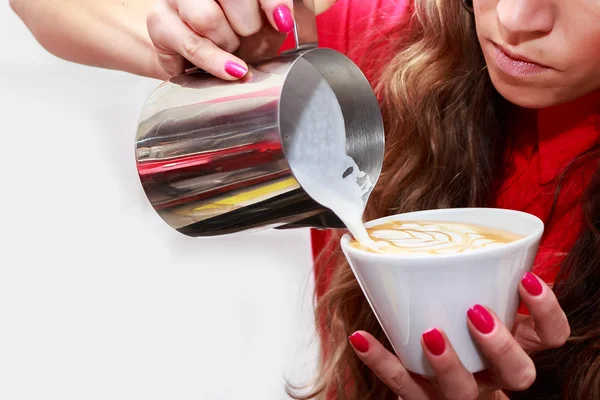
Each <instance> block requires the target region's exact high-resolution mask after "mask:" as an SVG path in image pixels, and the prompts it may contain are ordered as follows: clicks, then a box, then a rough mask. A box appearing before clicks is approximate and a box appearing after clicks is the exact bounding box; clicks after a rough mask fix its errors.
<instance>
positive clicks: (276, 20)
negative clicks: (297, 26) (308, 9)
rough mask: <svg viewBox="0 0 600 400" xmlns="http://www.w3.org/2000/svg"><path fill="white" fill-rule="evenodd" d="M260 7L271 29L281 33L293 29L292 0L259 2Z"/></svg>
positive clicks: (265, 0)
mask: <svg viewBox="0 0 600 400" xmlns="http://www.w3.org/2000/svg"><path fill="white" fill-rule="evenodd" d="M260 5H261V7H262V9H263V11H264V13H265V14H266V16H267V19H268V20H269V22H270V23H271V25H272V26H273V28H275V29H277V30H278V31H279V32H282V33H289V32H291V31H292V30H293V29H294V12H293V11H294V9H293V3H292V0H260Z"/></svg>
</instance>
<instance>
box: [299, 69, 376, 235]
mask: <svg viewBox="0 0 600 400" xmlns="http://www.w3.org/2000/svg"><path fill="white" fill-rule="evenodd" d="M295 129H296V132H295V134H294V135H291V137H292V139H291V141H290V142H289V145H288V146H289V147H288V150H287V157H288V163H289V165H290V167H291V169H292V171H294V175H295V177H296V179H297V180H298V182H299V183H300V185H301V186H302V187H303V188H304V190H306V192H307V193H309V194H310V196H311V197H312V198H313V199H314V200H315V201H317V202H318V203H320V204H321V205H323V206H325V207H327V208H329V209H330V210H332V211H333V212H334V213H335V214H336V215H337V216H338V218H339V219H340V220H341V221H342V222H343V223H344V224H345V225H346V227H347V228H348V230H349V231H350V233H351V234H352V236H354V238H355V239H356V240H357V241H359V242H360V243H361V244H370V243H372V242H373V241H372V240H371V239H370V238H369V234H368V233H367V230H366V229H365V226H364V224H363V221H362V216H363V212H364V208H365V205H366V202H367V199H368V196H369V194H370V193H371V190H372V189H373V187H374V184H373V182H371V179H370V178H369V176H368V175H367V174H366V173H364V172H363V171H361V170H360V169H359V167H358V165H357V164H356V162H355V161H354V160H353V159H352V158H351V157H350V156H348V155H347V154H346V130H345V124H344V116H343V114H342V110H341V108H340V106H339V103H338V100H337V97H336V95H335V93H334V92H333V90H332V89H331V87H330V86H329V84H328V83H327V81H325V80H322V81H321V82H320V83H319V84H318V85H317V86H316V87H315V88H314V91H313V95H312V96H311V97H310V98H309V100H308V101H307V102H306V103H305V104H304V107H303V110H302V113H301V114H300V115H299V118H298V121H296V125H295Z"/></svg>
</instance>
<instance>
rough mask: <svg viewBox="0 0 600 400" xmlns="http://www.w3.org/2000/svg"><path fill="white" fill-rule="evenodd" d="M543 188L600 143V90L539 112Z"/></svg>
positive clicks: (538, 129) (541, 180) (538, 127)
mask: <svg viewBox="0 0 600 400" xmlns="http://www.w3.org/2000/svg"><path fill="white" fill-rule="evenodd" d="M537 133H538V135H537V136H538V143H537V145H538V151H539V162H540V184H541V185H546V184H548V183H550V182H552V181H554V180H555V178H557V177H558V176H559V175H560V173H561V172H562V171H563V169H564V168H565V167H566V166H567V165H568V164H569V163H570V162H571V161H572V160H573V159H574V158H576V157H577V156H579V155H580V154H582V153H584V152H585V151H587V150H589V149H590V148H591V147H593V146H594V145H595V144H598V143H600V90H598V91H595V92H592V93H590V94H588V95H586V96H583V97H581V98H579V99H577V100H575V101H572V102H570V103H566V104H563V105H559V106H555V107H550V108H546V109H542V110H538V112H537Z"/></svg>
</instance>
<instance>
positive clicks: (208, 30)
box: [176, 0, 240, 53]
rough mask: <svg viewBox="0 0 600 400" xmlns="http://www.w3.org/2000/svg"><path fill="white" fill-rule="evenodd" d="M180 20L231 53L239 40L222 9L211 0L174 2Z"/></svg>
mask: <svg viewBox="0 0 600 400" xmlns="http://www.w3.org/2000/svg"><path fill="white" fill-rule="evenodd" d="M176 5H177V12H178V13H179V16H180V18H181V20H182V21H184V22H185V23H186V24H188V25H189V26H190V28H192V29H193V30H194V31H195V32H196V33H197V34H198V35H200V36H202V37H204V38H206V39H209V40H210V41H211V42H213V43H214V44H216V45H217V46H219V47H220V48H221V49H223V50H225V51H227V52H229V53H232V52H234V51H235V50H236V49H237V48H238V47H239V45H240V40H239V38H238V37H237V35H236V34H235V32H234V31H233V29H232V28H231V26H230V25H229V22H228V21H227V18H225V14H223V10H222V9H221V7H219V5H218V4H217V3H216V2H214V1H213V0H195V1H194V0H187V1H180V2H178V3H176Z"/></svg>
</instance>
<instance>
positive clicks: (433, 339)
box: [423, 328, 446, 356]
mask: <svg viewBox="0 0 600 400" xmlns="http://www.w3.org/2000/svg"><path fill="white" fill-rule="evenodd" d="M423 342H425V346H427V349H428V350H429V351H430V352H431V354H433V355H434V356H439V355H442V353H444V350H446V343H445V342H444V337H443V336H442V334H441V333H440V331H438V330H437V329H435V328H434V329H430V330H428V331H427V332H425V333H424V334H423Z"/></svg>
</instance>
